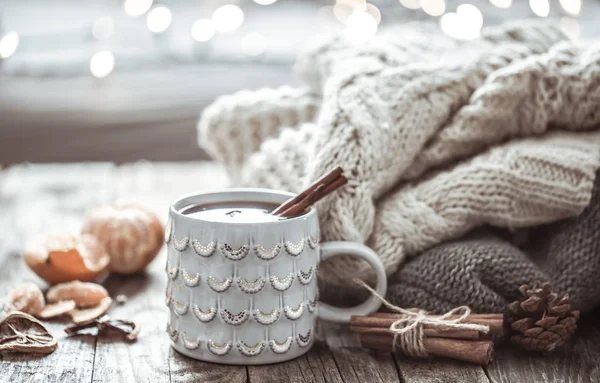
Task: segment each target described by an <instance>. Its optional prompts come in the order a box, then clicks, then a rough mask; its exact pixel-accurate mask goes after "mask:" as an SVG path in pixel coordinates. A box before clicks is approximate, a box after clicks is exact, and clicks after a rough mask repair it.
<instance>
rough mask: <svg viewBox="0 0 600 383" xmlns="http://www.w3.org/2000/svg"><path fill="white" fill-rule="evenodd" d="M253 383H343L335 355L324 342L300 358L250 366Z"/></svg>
mask: <svg viewBox="0 0 600 383" xmlns="http://www.w3.org/2000/svg"><path fill="white" fill-rule="evenodd" d="M248 376H249V378H250V382H251V383H269V382H274V383H275V382H288V381H289V382H298V383H308V382H310V383H317V382H318V383H325V382H336V383H342V382H343V379H342V376H341V375H340V373H339V371H338V369H337V366H336V364H335V360H334V359H333V354H332V353H331V351H330V350H329V348H328V347H327V345H326V344H325V343H324V342H322V341H317V342H316V343H315V345H314V346H313V347H312V349H311V350H310V351H309V352H308V353H307V354H306V355H304V356H301V357H299V358H296V359H293V360H290V361H287V362H283V363H278V364H270V365H266V366H248Z"/></svg>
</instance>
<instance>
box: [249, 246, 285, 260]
mask: <svg viewBox="0 0 600 383" xmlns="http://www.w3.org/2000/svg"><path fill="white" fill-rule="evenodd" d="M254 252H255V253H256V256H257V257H258V258H260V259H262V260H264V261H270V260H271V259H274V258H275V257H277V256H278V255H279V253H280V252H281V245H280V244H276V245H273V246H272V247H269V248H265V247H263V246H262V245H255V246H254Z"/></svg>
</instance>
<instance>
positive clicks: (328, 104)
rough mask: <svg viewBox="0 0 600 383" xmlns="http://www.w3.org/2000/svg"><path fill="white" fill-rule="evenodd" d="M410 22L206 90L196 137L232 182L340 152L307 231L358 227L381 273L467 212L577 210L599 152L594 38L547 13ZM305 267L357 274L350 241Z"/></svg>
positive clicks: (295, 187) (477, 216)
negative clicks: (236, 86) (459, 37)
mask: <svg viewBox="0 0 600 383" xmlns="http://www.w3.org/2000/svg"><path fill="white" fill-rule="evenodd" d="M420 28H421V29H418V30H417V31H419V30H422V31H424V32H423V33H422V34H419V33H414V31H415V29H410V28H407V29H397V30H394V31H391V32H389V33H388V34H386V35H384V36H381V37H377V38H375V39H374V40H373V41H372V42H370V43H369V44H367V45H365V46H361V47H355V46H352V45H350V44H348V43H346V42H343V40H342V39H341V38H334V39H332V40H331V41H330V42H328V43H325V44H322V45H320V46H319V47H317V49H315V50H314V51H313V52H310V53H309V54H308V55H307V56H306V58H304V59H300V60H299V63H298V70H299V71H300V77H301V79H304V81H305V83H304V87H301V88H296V89H294V88H289V87H285V88H280V89H273V90H259V91H256V92H248V91H244V92H241V93H237V94H234V95H232V96H227V97H223V98H220V99H219V100H217V101H215V103H214V104H213V105H212V106H211V107H209V108H208V109H207V110H206V112H205V113H204V114H203V116H202V118H201V119H200V122H199V125H198V130H199V135H200V143H201V144H202V145H203V146H204V147H205V148H207V150H208V151H209V152H210V153H212V154H213V155H214V156H215V158H217V159H218V160H219V161H220V162H222V163H223V164H224V165H225V166H226V168H227V170H228V172H229V174H230V175H231V177H232V184H233V185H238V186H257V187H270V188H277V189H285V190H290V191H299V190H301V189H302V188H303V187H305V186H306V185H308V184H310V183H311V182H312V181H314V180H315V179H316V178H318V177H319V176H321V175H322V174H323V173H325V172H326V171H328V170H330V169H331V168H333V167H334V166H337V165H340V166H342V167H343V168H344V169H345V170H346V174H347V176H348V178H349V183H348V185H347V186H345V187H344V188H342V189H341V190H339V191H338V192H336V193H335V194H334V195H332V196H331V197H329V198H326V199H325V200H324V201H322V202H321V203H319V205H318V211H319V218H320V222H321V230H322V237H323V238H324V239H325V240H350V241H358V242H366V243H368V244H369V246H371V247H372V248H374V250H375V251H377V252H378V253H379V255H380V257H381V258H382V260H383V262H384V264H385V265H386V269H387V271H388V274H390V273H392V272H394V271H395V270H396V269H397V267H398V266H399V265H400V264H401V262H403V261H404V259H405V257H406V256H411V255H417V254H419V253H420V252H422V251H424V250H426V249H427V248H429V247H431V246H435V245H436V244H438V243H440V242H442V241H446V240H450V239H452V238H456V237H458V236H461V235H463V234H465V233H466V232H467V231H469V230H471V229H473V228H474V227H477V226H479V225H483V224H492V225H497V226H503V227H509V228H516V227H527V226H532V225H538V224H542V223H547V222H552V221H556V220H559V219H563V218H566V217H570V216H574V215H577V214H579V213H581V211H582V210H583V209H584V208H585V206H586V205H587V204H588V202H589V200H590V196H591V190H592V187H593V181H594V173H595V170H596V169H597V168H598V166H599V165H600V158H599V157H600V156H599V149H598V144H597V140H598V138H599V134H598V133H596V132H595V131H594V132H592V133H589V134H584V133H582V132H584V131H591V130H593V128H594V127H595V126H596V125H597V124H598V123H600V113H599V111H598V108H597V105H599V104H600V86H599V84H600V45H599V44H587V45H580V44H578V43H573V42H563V43H560V44H557V43H558V42H559V41H560V40H561V39H562V38H563V37H562V35H561V34H560V32H559V31H558V29H557V28H556V27H555V26H554V25H552V24H539V23H531V24H527V23H521V24H519V25H516V26H514V25H509V26H505V27H501V28H495V29H491V30H485V31H484V32H483V33H482V37H481V38H480V39H479V40H476V41H474V42H470V43H469V44H464V43H458V42H455V41H452V40H450V39H448V38H447V37H445V36H443V35H441V34H439V33H438V32H434V30H433V29H432V28H431V27H425V26H422V27H420ZM432 42H433V43H432ZM548 129H555V130H560V132H556V133H554V134H549V133H548ZM535 136H538V137H537V138H527V137H535ZM511 139H512V141H510V142H508V143H506V141H509V140H511ZM320 270H321V274H325V275H327V277H328V280H329V281H330V282H331V283H334V284H340V283H343V282H344V281H346V282H347V281H348V280H349V278H351V277H354V276H358V277H361V278H365V279H367V280H370V279H371V274H370V273H369V268H368V266H366V265H365V264H364V263H363V262H361V261H358V260H356V259H354V258H349V257H336V258H334V259H331V260H329V261H328V262H325V263H324V264H323V265H322V267H321V268H320Z"/></svg>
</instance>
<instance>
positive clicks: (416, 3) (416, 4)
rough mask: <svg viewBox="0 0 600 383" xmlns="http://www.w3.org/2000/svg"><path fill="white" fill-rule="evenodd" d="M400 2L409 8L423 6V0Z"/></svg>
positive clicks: (402, 0)
mask: <svg viewBox="0 0 600 383" xmlns="http://www.w3.org/2000/svg"><path fill="white" fill-rule="evenodd" d="M400 4H402V5H403V6H405V7H406V8H408V9H419V8H421V0H400Z"/></svg>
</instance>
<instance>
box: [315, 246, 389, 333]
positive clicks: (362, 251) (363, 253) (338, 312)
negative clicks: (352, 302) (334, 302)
mask: <svg viewBox="0 0 600 383" xmlns="http://www.w3.org/2000/svg"><path fill="white" fill-rule="evenodd" d="M336 255H355V256H357V257H360V258H362V259H364V260H365V261H367V262H369V264H370V265H371V267H373V270H374V271H375V276H376V277H377V283H376V285H375V291H376V292H377V293H378V294H379V295H381V296H385V293H386V290H387V277H386V275H385V268H384V267H383V263H382V262H381V259H379V256H378V255H377V253H375V252H374V251H373V250H371V249H370V248H369V247H367V246H365V245H362V244H360V243H353V242H345V241H334V242H325V243H322V244H321V261H324V260H326V259H327V258H330V257H333V256H336ZM379 306H381V301H380V300H379V298H377V297H376V296H374V295H371V296H370V297H369V299H367V300H366V301H364V302H363V303H361V304H359V305H358V306H354V307H344V308H342V307H335V306H331V305H329V304H327V303H323V302H319V318H320V319H323V320H327V321H332V322H338V323H349V322H350V317H351V316H352V315H368V314H371V313H372V312H375V311H377V309H378V308H379Z"/></svg>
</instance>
